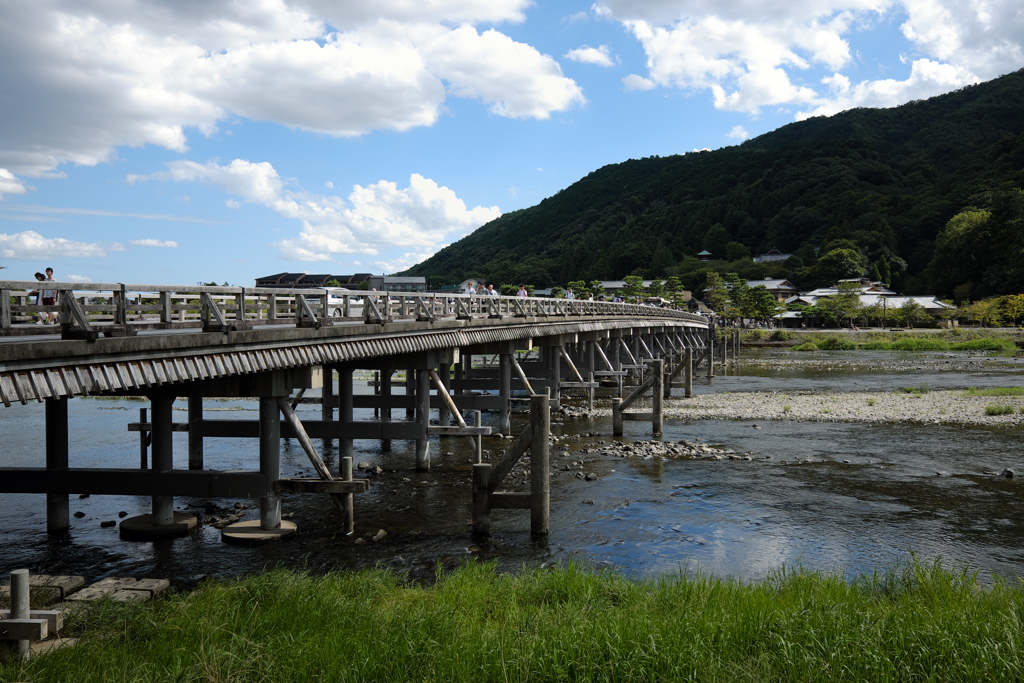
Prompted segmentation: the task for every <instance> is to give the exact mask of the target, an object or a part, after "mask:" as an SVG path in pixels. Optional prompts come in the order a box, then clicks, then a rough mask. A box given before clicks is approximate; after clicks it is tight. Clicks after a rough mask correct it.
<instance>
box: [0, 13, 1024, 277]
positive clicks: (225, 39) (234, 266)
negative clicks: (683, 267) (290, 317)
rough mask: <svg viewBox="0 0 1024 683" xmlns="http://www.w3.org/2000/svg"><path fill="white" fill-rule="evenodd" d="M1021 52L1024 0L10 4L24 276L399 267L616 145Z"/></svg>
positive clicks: (12, 149) (927, 79) (9, 186)
mask: <svg viewBox="0 0 1024 683" xmlns="http://www.w3.org/2000/svg"><path fill="white" fill-rule="evenodd" d="M1022 67H1024V3H1021V2H1020V0H714V1H712V0H602V1H599V2H597V3H594V2H592V1H590V2H588V1H586V0H584V1H580V2H576V1H574V0H559V1H555V2H546V1H544V0H538V1H537V2H530V1H529V0H343V1H337V0H333V1H332V0H33V1H32V2H20V1H18V0H0V265H2V266H5V267H6V269H5V270H3V271H2V272H0V277H2V278H4V279H11V280H29V279H32V274H33V273H34V272H36V271H37V270H42V269H43V268H45V267H47V266H50V267H53V268H54V270H55V278H56V279H57V280H62V281H72V282H74V281H78V282H104V283H110V282H121V283H127V284H165V285H167V284H170V285H175V284H177V285H194V284H197V283H200V282H218V283H224V282H227V283H229V284H231V285H239V286H252V285H253V284H254V280H255V279H256V278H257V277H261V276H265V275H271V274H274V273H279V272H307V273H332V274H336V275H341V274H352V273H357V272H364V273H376V274H380V273H385V274H390V273H395V272H398V271H400V270H402V269H404V268H407V267H409V266H411V265H413V264H415V263H418V262H420V261H422V260H423V259H425V258H427V257H429V256H430V255H431V254H433V253H435V252H436V251H437V250H439V249H441V248H442V247H444V246H445V245H447V244H450V243H452V242H454V241H457V240H459V239H460V238H462V237H464V236H465V235H467V234H469V233H471V232H472V231H473V230H475V229H476V228H478V227H479V226H481V225H483V224H484V223H486V222H488V221H490V220H493V219H494V218H496V217H498V216H500V215H501V214H503V213H507V212H509V211H514V210H517V209H522V208H526V207H530V206H533V205H535V204H537V203H539V202H540V201H541V200H543V199H544V198H546V197H550V196H551V195H554V194H555V193H557V192H558V191H559V190H562V189H564V188H566V187H568V186H569V185H571V184H572V183H574V182H576V181H577V180H579V179H581V178H583V177H584V176H586V175H587V174H588V173H590V172H592V171H594V170H596V169H598V168H600V167H602V166H604V165H607V164H612V163H618V162H621V161H625V160H627V159H638V158H643V157H648V156H668V155H672V154H685V153H689V152H692V151H694V150H703V149H718V148H721V147H726V146H729V145H735V144H739V143H741V142H743V140H745V139H748V138H750V137H756V136H757V135H760V134H762V133H765V132H768V131H770V130H774V129H776V128H778V127H779V126H782V125H784V124H787V123H791V122H793V121H799V120H803V119H805V118H808V117H810V116H820V115H825V116H827V115H831V114H834V113H837V112H839V111H843V110H845V109H849V108H852V107H891V106H896V105H899V104H901V103H904V102H907V101H909V100H915V99H923V98H927V97H931V96H934V95H938V94H941V93H944V92H949V91H951V90H955V89H957V88H960V87H963V86H965V85H968V84H971V83H976V82H980V81H986V80H990V79H992V78H995V77H997V76H1000V75H1003V74H1006V73H1009V72H1012V71H1015V70H1017V69H1020V68H1022ZM608 277H618V274H615V273H609V274H608Z"/></svg>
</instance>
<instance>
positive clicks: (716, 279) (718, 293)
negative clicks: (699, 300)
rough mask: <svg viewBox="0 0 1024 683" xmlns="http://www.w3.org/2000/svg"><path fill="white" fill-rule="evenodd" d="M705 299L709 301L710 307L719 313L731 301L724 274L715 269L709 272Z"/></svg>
mask: <svg viewBox="0 0 1024 683" xmlns="http://www.w3.org/2000/svg"><path fill="white" fill-rule="evenodd" d="M704 300H705V301H707V302H708V307H709V308H710V309H711V310H712V311H714V312H715V313H718V314H719V315H721V313H722V311H724V310H725V307H726V306H727V305H728V303H729V288H728V287H726V285H725V280H724V279H723V278H722V276H721V275H719V274H718V273H716V272H714V271H711V272H710V273H708V274H707V278H706V286H705V289H704Z"/></svg>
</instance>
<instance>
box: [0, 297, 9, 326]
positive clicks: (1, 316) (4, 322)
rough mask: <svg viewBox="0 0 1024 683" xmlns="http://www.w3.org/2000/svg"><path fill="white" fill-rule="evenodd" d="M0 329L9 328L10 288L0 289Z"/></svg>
mask: <svg viewBox="0 0 1024 683" xmlns="http://www.w3.org/2000/svg"><path fill="white" fill-rule="evenodd" d="M0 329H4V330H9V329H11V290H9V289H0Z"/></svg>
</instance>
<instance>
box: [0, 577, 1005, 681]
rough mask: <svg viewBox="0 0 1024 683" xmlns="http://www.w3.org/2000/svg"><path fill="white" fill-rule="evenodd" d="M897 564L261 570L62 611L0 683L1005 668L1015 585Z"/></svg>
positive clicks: (933, 673)
mask: <svg viewBox="0 0 1024 683" xmlns="http://www.w3.org/2000/svg"><path fill="white" fill-rule="evenodd" d="M976 579H977V577H976V576H975V575H974V574H971V573H969V572H967V571H962V572H955V571H948V570H945V569H943V568H941V567H940V566H939V565H938V564H934V565H923V564H920V563H917V562H912V563H910V564H909V565H907V566H905V567H903V568H900V569H898V570H893V571H889V572H884V573H875V574H871V575H868V576H863V577H860V578H858V579H856V580H854V581H852V582H847V581H844V580H843V579H842V577H839V576H834V575H829V574H821V573H815V572H807V571H802V570H799V569H797V570H783V571H779V572H778V573H776V574H775V575H773V576H772V577H771V578H769V579H768V580H765V581H762V582H757V583H751V584H747V583H740V582H737V581H732V580H725V579H716V578H708V577H697V578H684V577H678V578H662V579H656V580H648V581H634V580H629V579H627V578H624V577H622V576H620V575H617V574H613V573H594V572H590V571H586V570H583V569H581V568H579V567H576V566H573V565H570V566H568V567H565V568H561V569H556V570H546V569H535V570H527V571H523V572H522V573H520V574H517V575H512V574H501V573H499V572H498V571H497V570H496V569H495V567H494V566H493V565H480V564H471V565H468V566H466V567H464V568H462V569H459V570H457V571H454V572H452V573H449V574H444V575H439V576H438V580H437V582H436V584H434V585H431V586H421V585H415V584H411V583H408V582H406V581H405V580H403V578H402V577H401V576H400V575H397V574H395V573H392V572H388V571H383V570H368V571H360V572H354V573H347V572H337V573H330V574H326V575H323V576H311V575H307V574H301V573H293V572H288V571H283V570H281V571H271V572H267V573H264V574H260V575H257V576H253V577H251V578H247V579H244V580H241V581H213V582H209V583H206V584H204V585H202V586H201V587H200V588H199V589H197V590H196V591H195V592H192V593H189V594H184V595H177V596H171V597H169V598H167V599H163V600H159V601H156V602H152V603H142V604H115V603H110V602H107V603H101V604H98V605H96V606H91V607H88V608H86V609H85V610H83V611H82V612H79V613H78V614H77V615H75V616H73V617H71V618H70V619H69V621H70V624H69V629H70V630H74V631H78V632H80V633H81V637H82V641H81V642H80V643H79V644H78V645H77V646H75V647H70V648H64V649H61V650H57V651H56V652H53V653H52V654H49V655H46V656H43V657H39V658H36V659H33V660H30V661H29V662H28V663H27V664H26V663H22V662H18V661H12V660H6V661H4V662H3V663H2V664H0V680H2V681H25V682H27V683H32V682H42V681H46V682H61V681H68V682H71V681H73V682H74V683H90V682H92V681H96V682H100V681H102V682H103V683H117V682H120V681H132V682H136V681H143V682H147V681H154V682H155V681H183V682H193V681H195V682H198V681H218V682H220V681H225V682H226V681H245V682H254V683H261V682H264V681H268V682H269V681H275V682H276V681H389V682H390V681H474V682H475V681H683V680H694V681H709V682H714V681H723V682H725V681H729V682H733V681H739V682H746V681H769V682H771V681H779V682H782V681H817V680H828V681H981V680H984V681H1019V680H1021V677H1022V676H1024V649H1022V648H1021V647H1020V643H1021V642H1022V639H1024V619H1022V614H1024V589H1022V588H1021V585H1020V584H1019V583H1012V584H1011V583H1006V582H1001V581H996V582H995V583H994V584H993V585H989V586H980V585H978V583H977V580H976Z"/></svg>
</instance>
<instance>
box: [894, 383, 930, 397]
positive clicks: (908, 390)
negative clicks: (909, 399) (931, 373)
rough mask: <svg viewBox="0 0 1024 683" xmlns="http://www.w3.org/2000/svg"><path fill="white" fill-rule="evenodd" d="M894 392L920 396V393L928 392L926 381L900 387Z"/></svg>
mask: <svg viewBox="0 0 1024 683" xmlns="http://www.w3.org/2000/svg"><path fill="white" fill-rule="evenodd" d="M896 393H897V394H912V395H915V396H920V395H921V394H927V393H928V382H922V383H921V384H920V385H918V386H916V387H900V388H899V389H897V390H896Z"/></svg>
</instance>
